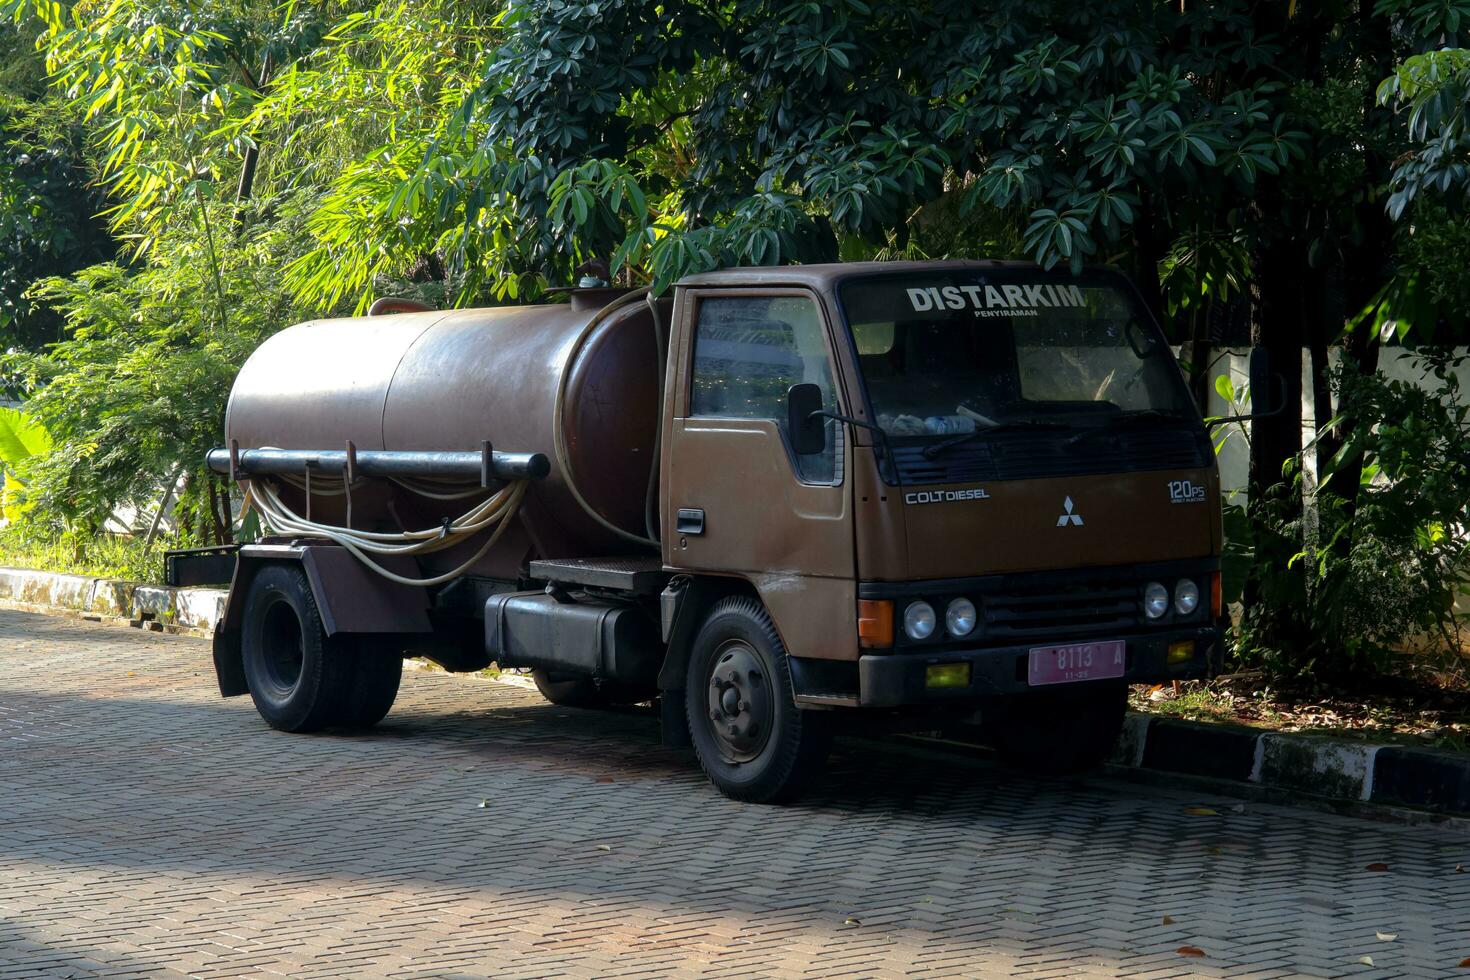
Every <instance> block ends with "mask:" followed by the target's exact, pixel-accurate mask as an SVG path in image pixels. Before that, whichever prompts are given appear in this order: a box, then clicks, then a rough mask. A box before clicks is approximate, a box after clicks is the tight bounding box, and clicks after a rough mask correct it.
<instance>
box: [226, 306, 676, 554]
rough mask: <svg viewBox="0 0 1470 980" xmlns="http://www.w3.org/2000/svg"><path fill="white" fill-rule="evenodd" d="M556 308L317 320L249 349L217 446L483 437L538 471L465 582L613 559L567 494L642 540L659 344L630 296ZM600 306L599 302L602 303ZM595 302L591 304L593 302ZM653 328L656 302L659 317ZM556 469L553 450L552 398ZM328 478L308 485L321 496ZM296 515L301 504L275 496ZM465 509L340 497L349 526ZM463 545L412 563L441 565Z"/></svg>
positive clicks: (330, 508)
mask: <svg viewBox="0 0 1470 980" xmlns="http://www.w3.org/2000/svg"><path fill="white" fill-rule="evenodd" d="M579 292H580V293H581V294H580V295H579V294H575V293H574V295H573V296H572V302H570V303H564V304H558V305H546V306H522V307H501V308H493V309H470V310H453V311H447V312H445V311H435V312H410V313H397V314H393V315H384V316H368V317H353V318H346V319H335V320H318V321H313V322H309V323H304V324H301V325H299V326H294V327H290V328H288V329H286V330H283V331H281V332H280V333H278V334H276V335H275V336H273V337H271V338H270V339H268V340H267V341H266V342H265V343H264V344H262V345H261V346H260V348H259V349H258V350H256V352H255V353H254V354H252V355H251V357H250V359H249V360H248V361H246V363H245V366H244V367H243V368H242V369H241V370H240V374H239V376H238V377H237V378H236V381H235V385H234V388H233V390H232V391H231V393H230V401H229V407H228V411H227V414H226V420H225V430H226V441H227V444H231V445H237V446H238V447H239V449H241V450H246V449H255V448H263V447H273V448H278V449H301V450H342V449H343V448H344V446H345V445H346V444H347V443H348V442H349V441H350V442H351V443H352V444H353V447H354V448H355V449H356V450H357V451H368V450H415V451H473V452H478V451H479V450H480V449H481V447H482V444H483V442H484V441H485V440H489V441H490V442H491V443H492V444H493V446H494V448H495V449H496V450H497V451H499V450H504V451H507V452H516V453H524V452H533V453H534V452H539V453H544V454H546V456H547V457H549V458H550V460H551V471H550V473H549V474H548V475H547V476H546V477H545V478H544V479H541V480H537V481H535V482H533V484H532V485H531V488H530V490H529V492H528V495H527V498H526V501H525V503H524V504H523V505H522V508H521V515H520V518H519V519H518V520H517V521H516V522H515V525H514V526H513V527H512V528H510V529H508V531H507V533H506V534H505V536H504V537H503V538H502V539H501V541H500V542H499V543H498V544H497V546H496V548H495V549H494V550H493V551H492V552H491V553H490V554H489V555H487V556H486V557H485V559H484V560H483V561H482V562H481V563H480V564H479V565H478V566H477V567H476V568H474V569H472V572H474V573H479V574H484V575H494V576H498V577H514V576H515V574H516V573H517V570H518V569H519V568H520V567H521V566H522V565H523V563H524V562H525V561H526V560H527V559H529V558H560V557H569V556H573V555H580V556H586V555H596V554H608V555H616V554H627V553H629V552H636V551H637V550H638V546H637V545H635V544H633V543H631V542H629V541H628V540H626V539H623V538H620V537H618V536H617V535H615V534H613V533H612V532H610V531H608V530H607V529H606V528H604V527H602V526H600V525H599V524H598V523H597V522H596V521H595V520H593V519H592V518H591V517H589V516H588V515H587V514H586V512H585V511H584V509H583V507H582V506H581V505H580V504H579V503H578V502H577V501H576V499H575V498H574V497H573V495H572V493H571V491H570V488H569V487H568V484H567V478H568V473H567V472H566V470H567V468H568V467H569V468H570V470H571V474H572V476H573V477H574V479H575V481H576V486H577V488H578V489H579V490H580V491H581V494H582V496H583V498H584V499H585V500H586V502H587V503H588V504H589V505H590V506H591V507H592V508H594V509H595V510H596V511H597V512H598V513H600V514H601V515H603V516H604V517H606V518H607V519H608V520H609V521H611V522H612V523H613V524H615V525H617V526H618V527H620V528H624V529H626V530H628V531H630V532H634V533H636V534H638V535H640V536H641V535H643V534H644V508H645V499H646V494H647V491H648V483H649V479H650V473H651V472H655V473H656V470H654V467H653V456H654V442H655V439H654V433H655V428H656V426H657V424H658V404H659V398H658V384H659V378H658V367H659V360H660V357H659V350H658V348H657V346H656V344H657V343H659V341H658V340H657V338H658V337H660V336H666V335H667V331H666V330H663V329H662V328H661V329H660V331H659V332H658V333H657V334H656V333H655V330H654V324H653V313H652V311H651V310H650V309H649V306H648V304H646V303H645V302H644V301H643V300H642V299H641V298H639V297H638V296H636V295H624V296H621V297H619V296H618V293H617V292H616V291H612V290H586V291H579ZM609 301H610V302H609ZM604 303H606V304H607V305H604ZM667 317H668V307H667V305H666V304H661V305H660V319H661V320H663V321H665V322H666V320H667ZM563 376H565V385H564V400H563V403H562V412H561V423H562V427H563V431H564V433H565V438H564V448H565V459H562V458H560V457H559V455H558V453H557V451H556V445H555V440H554V438H553V425H554V419H555V418H556V401H557V395H558V391H559V389H561V388H562V387H563V384H562V381H563ZM341 475H342V474H341V473H340V472H335V473H323V474H321V477H325V478H326V479H322V480H321V482H320V484H319V485H320V486H321V487H322V488H323V489H324V490H329V489H332V485H333V482H334V481H335V480H340V478H341ZM336 489H337V490H338V491H339V492H337V493H335V494H324V493H322V492H313V494H312V499H311V507H312V512H311V516H312V517H313V518H314V519H316V520H319V521H326V522H332V523H339V524H340V523H345V522H346V521H347V520H348V514H347V506H348V505H347V501H346V496H345V495H343V494H342V493H340V483H338V484H336ZM286 491H287V492H286V493H285V494H283V497H284V498H285V499H286V500H287V501H288V502H289V503H290V504H291V505H292V507H293V509H295V510H297V512H298V513H300V512H302V511H303V510H304V508H305V507H306V500H305V494H304V493H302V492H301V491H300V490H299V489H292V488H289V487H288V488H286ZM478 499H483V498H470V499H459V500H434V499H429V498H427V497H425V496H424V495H422V494H417V493H414V492H412V491H410V490H408V489H405V488H404V487H402V486H400V485H398V484H396V483H394V482H392V481H389V480H382V479H371V480H360V481H359V482H358V483H357V484H355V485H354V487H353V490H352V493H351V518H350V520H351V524H352V526H353V527H354V528H357V529H359V530H381V531H396V530H402V529H404V528H415V529H416V528H425V527H434V526H436V525H438V524H440V523H442V522H443V521H444V520H445V519H446V518H452V517H455V516H457V515H459V514H460V513H463V512H464V511H465V510H467V509H468V508H469V507H470V506H472V505H473V504H474V503H475V502H476V501H477V500H478ZM478 544H479V542H478V541H470V542H466V543H465V544H463V545H460V546H458V547H456V548H453V549H449V550H446V551H443V552H438V553H436V554H434V555H431V556H425V557H424V558H422V559H420V560H421V562H422V564H423V568H424V569H425V570H428V571H435V570H442V569H445V568H452V567H454V566H455V565H457V564H458V563H460V562H462V561H464V559H465V557H467V556H468V555H470V554H473V553H474V550H475V548H476V547H477V546H478Z"/></svg>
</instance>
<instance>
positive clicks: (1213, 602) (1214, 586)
mask: <svg viewBox="0 0 1470 980" xmlns="http://www.w3.org/2000/svg"><path fill="white" fill-rule="evenodd" d="M1222 594H1223V593H1222V591H1221V588H1220V573H1219V572H1215V573H1214V574H1212V575H1211V576H1210V619H1212V620H1215V619H1219V618H1220V614H1221V613H1222V612H1224V611H1225V604H1224V602H1223V601H1222V600H1221V596H1222Z"/></svg>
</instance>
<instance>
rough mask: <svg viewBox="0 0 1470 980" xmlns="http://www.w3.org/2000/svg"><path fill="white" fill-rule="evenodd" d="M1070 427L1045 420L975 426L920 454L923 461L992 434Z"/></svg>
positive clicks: (1024, 420) (1017, 420)
mask: <svg viewBox="0 0 1470 980" xmlns="http://www.w3.org/2000/svg"><path fill="white" fill-rule="evenodd" d="M1070 428H1071V426H1070V425H1068V424H1066V423H1065V422H1050V421H1047V420H1046V419H1012V420H1010V421H1009V422H997V423H996V424H995V425H985V426H976V427H975V428H974V429H971V430H970V431H969V432H961V433H960V434H959V435H957V436H950V437H949V438H948V439H945V440H944V441H943V442H936V443H934V444H933V445H929V446H925V447H924V448H923V450H922V451H921V454H922V455H923V457H924V458H925V459H933V458H934V457H935V456H938V455H939V454H940V453H942V452H945V451H947V450H949V449H950V448H952V447H954V446H958V445H960V444H961V443H965V442H969V441H970V440H971V439H978V438H980V437H981V436H988V435H990V434H991V433H992V432H1014V431H1016V430H1017V429H1070Z"/></svg>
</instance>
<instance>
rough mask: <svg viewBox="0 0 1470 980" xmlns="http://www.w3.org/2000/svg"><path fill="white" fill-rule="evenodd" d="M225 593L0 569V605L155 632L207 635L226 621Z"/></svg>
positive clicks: (26, 570) (215, 590)
mask: <svg viewBox="0 0 1470 980" xmlns="http://www.w3.org/2000/svg"><path fill="white" fill-rule="evenodd" d="M225 595H226V591H225V590H224V589H173V588H167V587H164V586H157V585H145V584H143V583H141V582H123V581H118V580H116V579H106V578H91V577H89V576H86V575H62V574H59V573H57V572H38V571H35V570H34V569H29V568H0V605H5V606H10V607H13V608H18V609H24V610H27V611H31V612H41V613H47V614H50V615H58V614H59V615H63V616H75V617H78V618H81V619H90V620H93V621H97V622H108V623H126V624H127V625H129V626H135V627H139V628H141V629H151V630H156V631H159V632H169V633H187V634H192V635H208V634H210V633H211V632H213V630H214V627H215V624H216V623H218V622H219V619H220V617H221V616H222V615H224V609H225Z"/></svg>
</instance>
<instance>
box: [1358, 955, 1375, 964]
mask: <svg viewBox="0 0 1470 980" xmlns="http://www.w3.org/2000/svg"><path fill="white" fill-rule="evenodd" d="M1358 962H1359V963H1361V964H1363V965H1364V966H1372V965H1373V957H1371V956H1359V957H1358Z"/></svg>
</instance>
